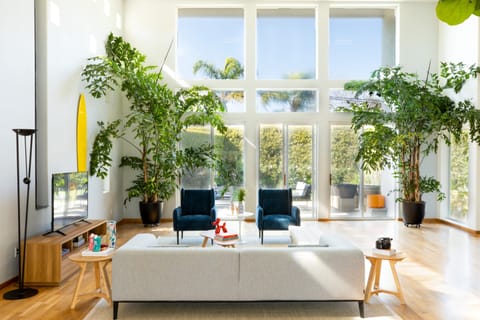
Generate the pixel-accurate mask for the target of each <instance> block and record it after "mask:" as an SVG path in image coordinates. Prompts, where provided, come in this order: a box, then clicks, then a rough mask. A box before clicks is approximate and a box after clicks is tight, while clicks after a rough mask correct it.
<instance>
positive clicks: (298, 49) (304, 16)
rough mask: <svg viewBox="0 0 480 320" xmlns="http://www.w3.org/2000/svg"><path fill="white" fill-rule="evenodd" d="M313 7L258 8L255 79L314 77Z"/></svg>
mask: <svg viewBox="0 0 480 320" xmlns="http://www.w3.org/2000/svg"><path fill="white" fill-rule="evenodd" d="M315 30H316V28H315V10H314V9H259V10H258V11H257V79H275V80H278V79H315V78H316V74H315V69H316V62H315V61H316V58H315V56H316V50H315V48H316V41H315V37H316V32H315Z"/></svg>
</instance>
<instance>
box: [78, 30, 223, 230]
mask: <svg viewBox="0 0 480 320" xmlns="http://www.w3.org/2000/svg"><path fill="white" fill-rule="evenodd" d="M105 51H106V56H100V57H94V58H90V59H89V64H88V65H87V66H86V67H85V68H84V70H83V72H82V77H83V79H84V80H85V81H86V83H87V86H86V88H87V89H88V90H89V92H90V94H91V95H92V96H93V97H95V98H100V97H102V96H105V95H106V94H107V93H108V92H110V91H115V90H121V92H123V93H124V95H125V97H126V98H127V100H128V103H129V111H128V113H127V114H126V115H123V116H122V118H121V119H118V120H114V121H112V122H109V123H104V122H101V121H99V122H98V124H99V126H100V131H99V132H98V134H97V135H96V137H95V140H94V143H93V149H92V151H91V153H90V174H91V175H96V176H98V177H100V178H105V177H106V176H107V173H108V168H109V167H110V166H111V163H112V160H111V158H110V152H111V149H112V146H113V140H114V139H121V140H123V141H125V142H126V143H127V144H128V145H129V146H130V148H125V152H127V153H126V154H125V155H124V156H122V158H121V161H120V166H121V167H129V168H131V169H132V170H134V171H135V172H136V177H135V179H134V180H133V181H132V184H131V185H130V187H128V188H127V190H126V191H127V197H126V199H125V202H126V201H130V200H131V199H132V198H140V211H141V216H142V222H143V223H144V224H145V225H148V224H156V223H158V222H159V219H160V210H161V201H162V200H167V199H168V198H170V197H171V196H172V194H173V193H174V192H175V188H176V185H177V181H178V178H179V177H180V176H181V174H182V172H184V170H189V169H193V168H196V167H205V166H207V167H209V166H213V164H214V162H215V161H214V160H215V156H214V152H213V151H214V150H213V146H212V145H209V144H203V145H201V146H198V147H190V148H185V149H180V148H179V142H180V140H181V138H182V133H183V132H184V131H185V130H186V129H187V128H188V127H189V126H194V125H206V124H209V125H211V126H213V127H214V128H216V129H218V130H219V131H220V132H222V133H223V132H225V129H226V128H225V125H224V122H223V119H222V115H221V112H223V111H224V106H223V104H222V103H221V102H220V100H219V99H218V97H217V96H216V95H215V94H214V93H213V92H212V91H211V90H209V89H208V88H206V87H203V86H194V87H191V88H187V89H184V88H182V89H179V90H177V91H175V92H174V91H173V90H172V89H170V88H169V87H168V86H167V85H166V84H164V83H162V82H161V80H162V68H157V67H154V66H146V65H145V55H143V54H142V53H140V52H139V51H138V50H137V49H135V48H133V47H132V46H131V45H130V44H129V43H128V42H126V41H124V40H123V39H122V37H117V36H114V35H113V34H110V35H109V36H108V39H107V41H106V43H105ZM125 202H124V203H125Z"/></svg>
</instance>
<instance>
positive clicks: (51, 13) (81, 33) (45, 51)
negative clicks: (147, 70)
mask: <svg viewBox="0 0 480 320" xmlns="http://www.w3.org/2000/svg"><path fill="white" fill-rule="evenodd" d="M107 2H108V3H109V4H110V6H109V7H110V16H107V15H106V14H105V3H107ZM35 3H36V5H37V23H38V28H39V29H38V33H37V45H38V49H37V50H38V51H37V67H38V68H37V69H38V74H37V77H38V81H37V85H38V88H37V95H38V96H39V100H38V101H39V103H40V104H39V105H38V106H37V108H38V109H37V111H39V112H40V115H41V117H39V118H40V119H43V121H45V122H46V123H45V124H46V128H48V129H47V130H46V132H42V133H43V134H45V137H46V143H45V144H44V148H45V149H46V150H44V151H46V152H45V154H46V164H47V167H46V170H47V171H48V172H46V175H47V177H50V175H51V173H52V172H61V171H76V169H77V165H76V131H75V126H76V107H77V102H78V97H79V94H80V93H82V92H84V91H85V90H84V84H83V83H82V82H81V77H80V73H81V68H82V66H84V65H85V64H86V59H87V58H88V57H91V56H94V55H99V54H102V53H103V52H104V50H103V42H104V40H105V39H106V36H107V35H108V33H109V32H110V31H113V32H116V33H121V31H122V30H121V29H118V28H117V17H116V14H117V13H118V14H119V15H122V13H123V2H122V1H121V0H82V1H79V0H77V1H72V0H36V1H35ZM34 37H35V32H34V1H6V0H0V43H1V50H0V64H1V69H0V70H2V71H1V72H0V88H1V89H0V90H1V91H0V93H1V98H2V103H1V104H0V107H1V108H2V111H3V115H2V117H0V131H1V132H2V133H1V134H0V141H1V145H2V147H3V150H4V152H3V153H2V157H1V158H0V172H1V177H2V182H3V183H2V184H1V185H0V204H1V206H2V223H1V226H0V283H3V282H5V281H8V280H9V279H12V278H13V277H15V276H16V275H17V270H18V269H17V263H18V262H17V259H15V258H14V257H13V252H14V248H15V247H16V246H17V229H16V227H17V222H16V221H17V209H16V196H17V193H16V171H15V167H16V162H15V161H16V159H15V136H14V133H13V132H12V131H11V129H12V128H17V127H26V128H33V127H35V41H34V40H35V39H34ZM91 37H94V38H95V41H94V42H95V46H96V52H94V51H93V50H92V45H91V40H90V39H91ZM85 93H86V92H85ZM86 102H87V112H88V138H89V146H91V144H92V140H93V137H94V135H95V132H96V131H97V126H96V122H97V121H98V120H101V119H103V120H108V119H109V118H112V117H115V118H116V117H117V116H118V115H120V114H121V111H122V110H121V103H120V100H119V99H118V97H116V96H115V95H114V96H110V97H108V98H107V99H102V100H94V99H93V98H92V97H90V96H89V95H88V94H86ZM42 127H43V126H42ZM34 166H35V164H33V168H34ZM32 176H33V177H35V174H34V173H33V174H32ZM119 177H120V175H119V174H118V172H117V169H112V174H111V177H110V178H111V180H110V191H109V192H105V190H104V183H103V182H102V181H100V180H98V179H96V178H91V179H90V185H89V187H90V189H89V216H90V218H93V219H95V218H104V219H105V218H106V219H112V218H113V219H120V218H121V217H122V211H123V206H122V199H123V187H122V183H121V179H120V178H119ZM48 180H49V179H48ZM35 187H36V181H35V179H33V182H32V185H31V197H30V213H29V228H28V229H29V232H28V233H29V235H33V234H41V233H44V232H46V231H49V229H50V221H51V220H50V217H51V211H50V207H48V208H44V209H40V210H36V209H35V192H34V191H35ZM38 187H39V188H43V190H44V188H46V189H47V191H48V190H50V182H49V181H48V185H44V184H42V185H41V186H40V185H39V186H38ZM24 194H25V192H24V189H22V195H24ZM22 204H23V200H22ZM22 221H23V220H22Z"/></svg>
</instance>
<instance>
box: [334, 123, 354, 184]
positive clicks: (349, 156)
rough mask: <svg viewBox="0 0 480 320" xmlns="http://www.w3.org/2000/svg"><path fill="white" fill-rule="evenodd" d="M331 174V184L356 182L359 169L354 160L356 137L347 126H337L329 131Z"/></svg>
mask: <svg viewBox="0 0 480 320" xmlns="http://www.w3.org/2000/svg"><path fill="white" fill-rule="evenodd" d="M330 145H331V150H330V152H331V161H330V163H331V164H330V165H331V169H330V170H331V174H332V181H331V183H332V184H339V183H351V184H358V183H359V182H360V180H359V169H358V163H357V161H355V158H356V156H357V151H358V137H357V135H356V134H355V132H354V131H353V130H352V129H351V128H350V127H349V126H337V127H334V128H333V129H332V132H331V143H330Z"/></svg>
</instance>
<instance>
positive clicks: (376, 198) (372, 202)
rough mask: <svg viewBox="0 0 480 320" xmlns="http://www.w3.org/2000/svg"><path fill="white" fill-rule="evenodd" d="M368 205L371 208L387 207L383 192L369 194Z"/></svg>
mask: <svg viewBox="0 0 480 320" xmlns="http://www.w3.org/2000/svg"><path fill="white" fill-rule="evenodd" d="M367 206H368V207H369V208H385V197H384V196H382V195H381V194H368V195H367Z"/></svg>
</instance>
